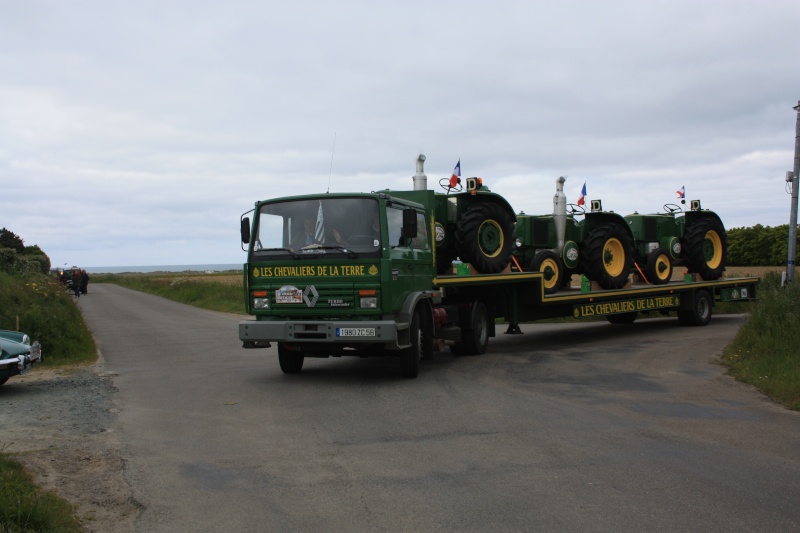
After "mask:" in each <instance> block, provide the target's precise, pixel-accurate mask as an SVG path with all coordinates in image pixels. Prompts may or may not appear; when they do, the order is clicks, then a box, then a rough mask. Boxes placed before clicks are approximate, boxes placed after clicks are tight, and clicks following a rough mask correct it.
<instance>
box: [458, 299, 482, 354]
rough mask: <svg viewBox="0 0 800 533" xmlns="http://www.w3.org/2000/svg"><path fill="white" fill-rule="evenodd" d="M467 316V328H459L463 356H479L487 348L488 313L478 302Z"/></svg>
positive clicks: (480, 302)
mask: <svg viewBox="0 0 800 533" xmlns="http://www.w3.org/2000/svg"><path fill="white" fill-rule="evenodd" d="M469 315H470V316H469V326H468V327H467V328H464V327H462V328H461V344H462V345H463V348H464V354H465V355H480V354H482V353H484V352H486V347H487V346H489V311H488V309H487V308H486V304H485V303H483V302H482V301H480V300H478V301H477V302H475V303H474V304H473V305H472V310H471V311H470V314H469Z"/></svg>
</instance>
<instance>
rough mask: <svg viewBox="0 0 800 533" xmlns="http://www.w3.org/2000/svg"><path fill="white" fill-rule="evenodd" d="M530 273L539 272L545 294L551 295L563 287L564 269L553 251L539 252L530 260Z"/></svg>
mask: <svg viewBox="0 0 800 533" xmlns="http://www.w3.org/2000/svg"><path fill="white" fill-rule="evenodd" d="M528 270H529V271H531V272H541V273H542V275H543V279H542V284H543V285H544V293H545V294H553V293H554V292H556V291H557V290H558V289H560V288H561V286H562V285H563V279H564V269H563V267H562V265H561V261H559V259H558V255H556V253H555V252H554V251H553V250H539V251H538V252H536V255H534V256H533V259H532V260H531V264H530V267H529V268H528Z"/></svg>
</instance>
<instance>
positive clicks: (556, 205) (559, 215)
mask: <svg viewBox="0 0 800 533" xmlns="http://www.w3.org/2000/svg"><path fill="white" fill-rule="evenodd" d="M565 181H567V178H565V177H564V176H561V177H560V178H558V179H557V180H556V195H555V196H553V221H554V222H555V225H556V239H557V240H558V244H557V246H556V253H557V254H558V255H559V256H561V254H562V253H563V252H564V238H565V237H564V236H565V234H566V232H567V196H566V195H565V194H564V182H565Z"/></svg>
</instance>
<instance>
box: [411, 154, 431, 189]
mask: <svg viewBox="0 0 800 533" xmlns="http://www.w3.org/2000/svg"><path fill="white" fill-rule="evenodd" d="M424 166H425V155H424V154H419V157H418V158H417V173H416V174H414V190H415V191H427V190H428V176H426V175H425V169H424V168H423V167H424Z"/></svg>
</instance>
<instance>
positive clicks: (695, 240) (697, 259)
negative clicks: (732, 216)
mask: <svg viewBox="0 0 800 533" xmlns="http://www.w3.org/2000/svg"><path fill="white" fill-rule="evenodd" d="M681 247H682V249H683V252H684V254H685V257H686V263H687V265H688V267H689V271H690V272H697V273H698V274H700V276H701V277H702V278H703V279H704V280H706V281H711V280H715V279H719V277H720V276H722V273H723V272H724V271H725V261H726V259H727V255H728V238H727V235H726V234H725V228H724V227H723V226H722V223H721V222H720V221H719V220H717V219H716V218H711V217H705V218H701V219H698V220H696V221H695V222H694V223H693V224H692V225H691V226H689V227H688V228H686V232H685V233H684V234H683V242H682V243H681Z"/></svg>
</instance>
